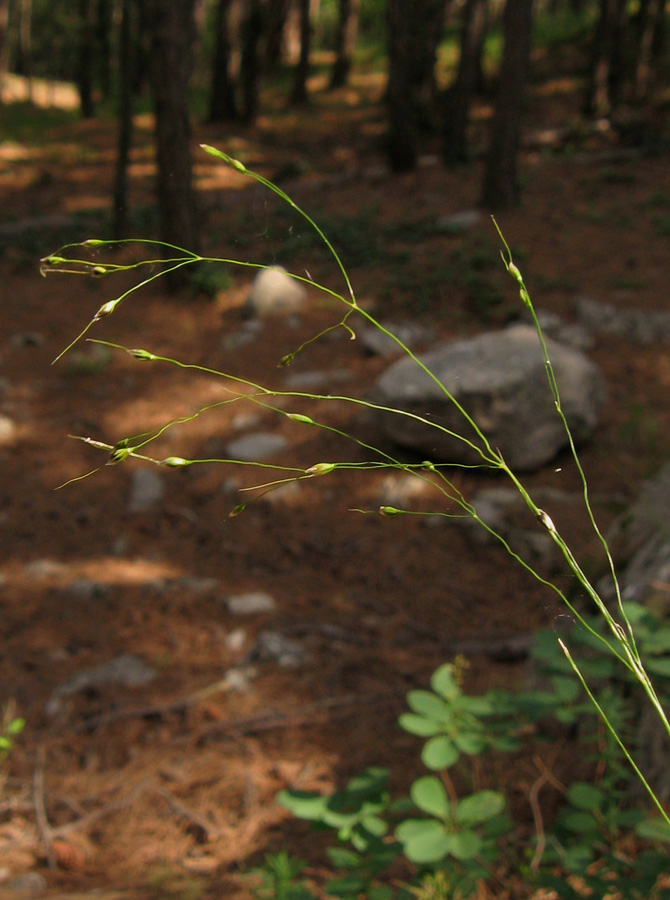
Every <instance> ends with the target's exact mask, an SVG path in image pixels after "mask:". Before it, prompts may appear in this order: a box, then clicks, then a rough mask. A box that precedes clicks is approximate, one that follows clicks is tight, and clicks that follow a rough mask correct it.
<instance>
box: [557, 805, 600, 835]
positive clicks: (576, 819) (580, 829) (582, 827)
mask: <svg viewBox="0 0 670 900" xmlns="http://www.w3.org/2000/svg"><path fill="white" fill-rule="evenodd" d="M561 824H562V825H563V826H564V827H565V828H567V829H568V831H572V832H573V833H574V834H584V835H586V834H593V835H596V834H598V833H599V828H598V822H597V821H596V819H594V817H593V816H592V815H590V814H589V813H587V812H582V811H581V810H569V811H568V812H566V813H564V814H563V815H562V816H561Z"/></svg>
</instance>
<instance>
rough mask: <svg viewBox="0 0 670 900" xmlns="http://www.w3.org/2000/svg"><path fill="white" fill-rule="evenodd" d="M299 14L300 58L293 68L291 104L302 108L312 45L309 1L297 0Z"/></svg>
mask: <svg viewBox="0 0 670 900" xmlns="http://www.w3.org/2000/svg"><path fill="white" fill-rule="evenodd" d="M298 11H299V13H300V56H299V57H298V63H297V65H296V67H295V73H294V78H293V89H292V90H291V104H292V105H293V106H304V105H305V104H306V103H307V101H308V99H309V98H308V95H307V78H308V76H309V57H310V50H311V45H312V21H311V15H310V13H311V2H310V0H298Z"/></svg>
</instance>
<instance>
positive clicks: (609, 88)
mask: <svg viewBox="0 0 670 900" xmlns="http://www.w3.org/2000/svg"><path fill="white" fill-rule="evenodd" d="M625 15H626V0H600V14H599V17H598V24H597V25H596V29H595V32H594V35H593V44H592V50H591V60H590V62H589V76H588V86H587V94H586V98H585V102H584V111H585V112H586V113H587V114H588V115H595V116H602V115H608V114H609V113H610V112H611V111H612V110H613V109H615V108H616V106H617V104H618V103H619V101H620V99H621V92H622V89H623V83H624V79H625V72H624V62H625V53H624V49H623V43H624V36H625V31H624V19H625Z"/></svg>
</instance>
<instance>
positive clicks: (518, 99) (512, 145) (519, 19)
mask: <svg viewBox="0 0 670 900" xmlns="http://www.w3.org/2000/svg"><path fill="white" fill-rule="evenodd" d="M532 19H533V0H507V3H506V4H505V11H504V14H503V34H504V41H505V44H504V50H503V58H502V64H501V69H500V80H499V83H498V92H497V95H496V103H495V110H494V113H493V122H492V125H491V138H490V144H489V150H488V155H487V159H486V168H485V172H484V187H483V191H482V204H483V205H484V206H487V207H488V208H490V209H504V208H506V207H510V206H514V205H516V204H517V203H518V202H519V183H518V179H517V157H518V149H519V138H520V135H521V119H522V112H523V101H524V94H525V87H526V80H527V77H528V63H529V61H530V45H531V31H532Z"/></svg>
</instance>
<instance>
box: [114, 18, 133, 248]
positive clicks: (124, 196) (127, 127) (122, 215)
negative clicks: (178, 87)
mask: <svg viewBox="0 0 670 900" xmlns="http://www.w3.org/2000/svg"><path fill="white" fill-rule="evenodd" d="M133 8H134V0H121V24H120V27H119V79H118V91H119V96H118V111H117V114H118V136H117V154H116V172H115V175H114V194H113V207H114V215H113V223H112V232H113V236H114V239H115V240H117V241H118V240H121V239H122V238H123V236H124V232H125V230H126V226H127V218H128V215H127V213H128V179H127V173H128V160H129V157H130V145H131V142H132V137H133V84H134V82H135V72H134V69H135V61H136V54H135V49H136V47H137V41H136V38H135V33H136V30H137V25H138V23H137V22H135V21H133Z"/></svg>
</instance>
